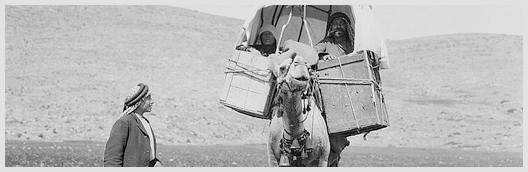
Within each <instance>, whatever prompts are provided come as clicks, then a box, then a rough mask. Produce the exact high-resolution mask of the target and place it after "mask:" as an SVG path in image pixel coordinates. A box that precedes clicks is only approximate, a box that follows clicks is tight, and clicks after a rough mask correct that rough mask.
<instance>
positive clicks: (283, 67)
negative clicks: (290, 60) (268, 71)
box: [280, 65, 288, 73]
mask: <svg viewBox="0 0 528 172" xmlns="http://www.w3.org/2000/svg"><path fill="white" fill-rule="evenodd" d="M286 70H288V66H286V65H284V66H281V67H280V71H281V73H284V72H286Z"/></svg>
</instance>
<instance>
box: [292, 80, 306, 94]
mask: <svg viewBox="0 0 528 172" xmlns="http://www.w3.org/2000/svg"><path fill="white" fill-rule="evenodd" d="M307 85H308V78H306V77H300V78H293V77H292V78H291V80H290V82H289V86H290V88H289V89H290V91H292V92H297V91H305V90H306V86H307Z"/></svg>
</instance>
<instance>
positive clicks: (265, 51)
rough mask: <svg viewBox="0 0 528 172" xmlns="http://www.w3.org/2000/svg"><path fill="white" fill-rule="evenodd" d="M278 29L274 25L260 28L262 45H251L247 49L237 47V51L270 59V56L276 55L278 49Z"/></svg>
mask: <svg viewBox="0 0 528 172" xmlns="http://www.w3.org/2000/svg"><path fill="white" fill-rule="evenodd" d="M275 32H276V29H275V27H273V26H272V25H264V26H262V27H261V28H260V31H259V34H258V35H259V39H260V42H261V44H255V45H250V46H249V47H245V46H244V45H239V46H237V48H236V49H237V50H241V51H249V52H252V53H255V54H258V55H261V56H266V57H268V56H269V55H270V54H273V53H275V50H276V49H277V39H276V37H275V35H276V33H275Z"/></svg>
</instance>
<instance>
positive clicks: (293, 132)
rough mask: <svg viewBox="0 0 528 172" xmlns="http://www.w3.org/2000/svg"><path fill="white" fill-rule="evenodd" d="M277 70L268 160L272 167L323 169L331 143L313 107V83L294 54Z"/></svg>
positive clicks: (302, 59) (324, 125)
mask: <svg viewBox="0 0 528 172" xmlns="http://www.w3.org/2000/svg"><path fill="white" fill-rule="evenodd" d="M291 57H294V58H288V59H286V60H284V62H282V63H281V64H280V65H279V68H278V69H276V72H274V73H276V76H277V93H276V96H275V100H274V103H275V104H274V106H273V113H272V119H271V123H270V133H269V139H268V144H267V146H268V156H269V163H270V165H271V166H296V167H303V166H304V167H312V166H319V167H326V166H327V165H328V156H329V153H330V143H329V138H328V132H327V127H326V123H325V120H324V119H323V116H322V115H321V111H320V110H319V108H318V107H317V106H316V105H315V99H314V98H313V96H311V93H312V92H313V91H314V89H313V88H310V86H312V84H310V83H311V82H312V80H311V79H310V75H309V72H308V65H307V63H306V60H305V59H304V58H303V57H302V56H297V55H295V54H293V55H292V56H291Z"/></svg>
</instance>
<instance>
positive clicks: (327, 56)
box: [323, 54, 336, 61]
mask: <svg viewBox="0 0 528 172" xmlns="http://www.w3.org/2000/svg"><path fill="white" fill-rule="evenodd" d="M334 59H336V56H333V55H330V54H328V55H325V56H323V60H324V61H330V60H334Z"/></svg>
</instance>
